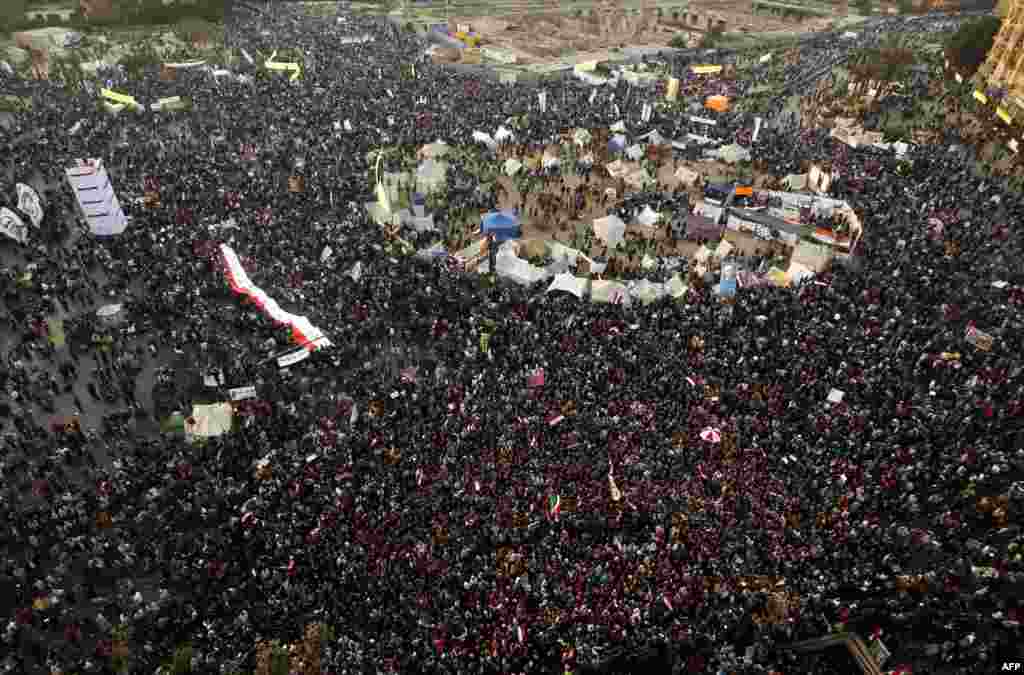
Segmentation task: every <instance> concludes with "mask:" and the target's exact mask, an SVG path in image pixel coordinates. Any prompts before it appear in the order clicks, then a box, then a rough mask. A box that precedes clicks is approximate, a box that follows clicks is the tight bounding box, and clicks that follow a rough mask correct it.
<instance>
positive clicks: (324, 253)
mask: <svg viewBox="0 0 1024 675" xmlns="http://www.w3.org/2000/svg"><path fill="white" fill-rule="evenodd" d="M333 254H334V249H333V248H331V247H330V246H324V250H323V251H322V252H321V253H320V262H327V259H328V258H330V257H331V256H332V255H333Z"/></svg>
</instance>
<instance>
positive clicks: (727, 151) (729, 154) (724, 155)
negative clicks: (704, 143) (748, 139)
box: [708, 143, 750, 164]
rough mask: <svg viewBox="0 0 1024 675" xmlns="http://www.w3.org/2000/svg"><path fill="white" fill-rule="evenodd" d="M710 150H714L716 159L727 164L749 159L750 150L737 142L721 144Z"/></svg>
mask: <svg viewBox="0 0 1024 675" xmlns="http://www.w3.org/2000/svg"><path fill="white" fill-rule="evenodd" d="M712 152H714V154H715V156H716V157H718V159H720V160H722V161H723V162H726V163H728V164H736V163H738V162H746V161H750V151H749V150H747V149H746V148H744V147H743V146H742V145H739V144H737V143H732V144H730V145H725V146H722V147H721V148H718V150H715V151H712ZM708 154H710V153H708Z"/></svg>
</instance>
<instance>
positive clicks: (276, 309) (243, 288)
mask: <svg viewBox="0 0 1024 675" xmlns="http://www.w3.org/2000/svg"><path fill="white" fill-rule="evenodd" d="M220 253H221V258H222V259H223V260H224V274H225V276H227V280H228V283H229V284H230V285H231V290H232V291H234V292H235V293H238V294H240V295H244V296H246V297H247V298H249V299H250V300H252V301H253V302H254V303H255V304H256V306H257V307H259V308H260V309H261V310H263V313H264V314H266V315H267V316H268V317H270V318H271V319H272V320H273V321H275V322H277V323H279V324H284V325H286V326H288V327H289V328H291V330H292V340H293V341H294V342H295V344H297V345H300V346H302V347H305V348H306V349H308V350H309V351H316V350H317V349H320V348H321V347H330V346H331V341H330V340H328V339H327V337H326V336H325V335H324V333H323V331H322V330H320V329H319V328H317V327H316V326H314V325H313V324H312V323H310V321H309V319H307V318H306V317H304V316H297V315H295V314H292V313H290V312H286V311H285V310H283V309H281V306H280V305H279V304H277V301H276V300H274V299H273V298H272V297H270V296H269V295H267V294H266V293H265V292H264V291H263V289H261V288H259V287H258V286H256V284H254V283H252V281H251V280H250V279H249V275H248V274H246V272H245V268H243V267H242V263H241V261H240V260H239V259H238V254H236V253H235V252H234V250H233V249H232V248H231V247H230V246H228V245H227V244H221V245H220Z"/></svg>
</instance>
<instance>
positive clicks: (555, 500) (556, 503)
mask: <svg viewBox="0 0 1024 675" xmlns="http://www.w3.org/2000/svg"><path fill="white" fill-rule="evenodd" d="M561 513H562V497H561V495H551V496H550V497H548V515H549V516H550V517H551V518H553V519H555V520H558V516H559V514H561Z"/></svg>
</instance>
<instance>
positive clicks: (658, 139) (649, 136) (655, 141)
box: [637, 129, 668, 145]
mask: <svg viewBox="0 0 1024 675" xmlns="http://www.w3.org/2000/svg"><path fill="white" fill-rule="evenodd" d="M637 140H640V141H647V142H648V143H650V144H651V145H664V144H665V142H666V141H667V140H668V139H666V138H665V137H664V136H662V135H661V134H659V133H658V130H657V129H655V130H654V131H649V132H647V133H646V134H644V135H643V136H640V137H639V138H638V139H637Z"/></svg>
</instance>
